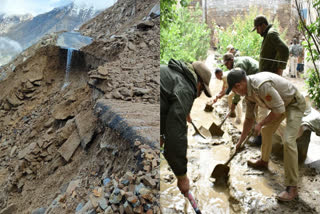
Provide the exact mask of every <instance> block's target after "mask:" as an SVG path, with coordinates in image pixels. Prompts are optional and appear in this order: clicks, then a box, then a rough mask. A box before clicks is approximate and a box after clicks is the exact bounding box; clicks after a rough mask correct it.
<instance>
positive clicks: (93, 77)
mask: <svg viewBox="0 0 320 214" xmlns="http://www.w3.org/2000/svg"><path fill="white" fill-rule="evenodd" d="M89 77H90V78H92V79H102V80H107V79H108V77H107V76H102V75H96V74H92V75H90V76H89Z"/></svg>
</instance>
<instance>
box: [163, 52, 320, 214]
mask: <svg viewBox="0 0 320 214" xmlns="http://www.w3.org/2000/svg"><path fill="white" fill-rule="evenodd" d="M209 58H210V57H208V59H209ZM211 60H214V59H213V58H212V57H211ZM209 61H210V60H209ZM206 64H207V65H208V67H209V68H210V65H212V63H210V62H206ZM210 69H211V70H212V71H213V68H210ZM300 82H301V85H302V86H303V80H301V81H300ZM300 82H299V83H300ZM295 85H298V86H299V84H295ZM221 86H222V85H221V81H218V80H216V79H215V78H214V77H213V78H212V80H211V85H210V88H211V90H212V92H213V95H214V96H215V95H216V94H217V93H218V92H219V91H220V89H221ZM299 88H300V87H299ZM302 91H303V90H302ZM207 101H208V98H206V97H205V96H204V95H203V94H202V96H201V97H199V98H198V99H196V100H195V102H194V105H193V108H192V111H191V118H192V120H193V122H194V123H195V125H196V126H197V127H198V128H200V127H201V126H203V127H204V128H206V129H208V128H209V127H210V125H211V124H212V123H213V122H214V123H215V124H217V125H219V124H220V122H221V120H222V118H223V116H224V115H225V114H226V112H227V110H228V109H227V106H226V105H225V103H226V102H225V101H223V100H219V101H218V102H219V103H217V104H215V106H216V107H215V110H214V112H213V113H206V112H204V111H203V109H204V107H205V103H206V102H207ZM223 103H224V104H223ZM243 119H244V113H243V114H242V121H243ZM222 129H223V130H224V131H225V134H224V136H223V137H222V138H218V137H216V138H209V139H207V140H204V139H202V138H201V137H200V136H192V134H193V133H194V129H193V128H192V126H191V125H188V145H189V147H188V176H189V179H190V182H191V192H192V193H193V195H194V197H195V199H196V201H197V202H198V206H199V208H200V210H201V211H202V213H226V214H228V213H291V212H292V213H320V208H318V204H319V200H318V198H319V197H317V194H319V193H318V192H319V191H318V189H319V188H320V182H319V181H320V178H319V174H318V173H315V172H314V171H312V169H309V168H308V167H306V165H307V166H311V167H312V168H317V169H318V170H319V171H318V172H320V161H319V160H320V158H319V153H320V137H318V136H315V134H314V133H312V136H311V142H310V145H309V150H308V157H307V160H306V162H305V165H301V166H300V176H301V182H300V184H299V186H300V190H299V195H300V198H301V199H299V200H295V201H294V202H290V203H286V204H282V203H278V201H277V200H276V199H275V196H276V195H277V194H278V193H279V192H281V191H283V190H284V186H283V180H284V170H283V162H282V159H278V158H275V157H274V156H272V157H271V159H270V162H269V170H268V171H263V172H261V171H258V170H254V169H251V168H249V167H248V166H247V164H246V162H247V160H248V159H250V158H257V157H259V155H260V149H259V148H258V147H252V146H249V145H247V146H246V149H245V150H244V151H242V152H240V153H239V154H237V155H236V156H235V157H234V159H233V160H232V161H231V163H230V164H229V166H230V173H229V180H228V186H227V188H219V187H217V186H216V185H215V184H214V183H213V182H212V180H210V179H209V177H210V174H211V172H212V170H213V169H214V167H215V166H216V165H217V164H220V163H225V161H226V160H227V159H228V157H229V156H230V154H231V153H232V152H233V143H232V142H231V140H234V139H237V136H236V134H235V133H236V132H237V131H238V130H240V131H241V130H242V124H236V123H235V119H232V118H228V119H227V120H226V122H225V124H224V125H223V127H222ZM238 132H239V131H238ZM214 144H219V145H214ZM160 170H161V172H160V179H161V180H160V192H161V193H160V194H161V195H160V203H161V210H162V213H169V214H170V213H195V212H194V211H193V210H192V207H191V206H190V204H189V202H188V201H186V200H185V199H184V197H183V196H182V195H181V193H180V192H179V189H178V188H177V185H176V179H175V177H174V174H173V173H172V171H171V170H170V167H169V166H168V164H167V162H166V161H165V159H164V158H163V156H162V157H161V167H160ZM315 189H316V191H315Z"/></svg>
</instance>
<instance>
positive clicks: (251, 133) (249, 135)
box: [225, 129, 253, 165]
mask: <svg viewBox="0 0 320 214" xmlns="http://www.w3.org/2000/svg"><path fill="white" fill-rule="evenodd" d="M252 135H253V129H251V131H250V132H249V134H248V135H247V137H246V139H245V140H244V141H243V143H242V144H241V146H243V145H244V144H246V143H247V142H248V140H249V138H250V137H251V136H252ZM237 153H238V152H237V150H236V151H235V152H234V153H233V154H232V155H231V157H230V158H229V159H228V160H227V162H226V163H225V165H228V163H229V162H230V161H231V160H232V159H233V157H234V156H235V155H236V154H237Z"/></svg>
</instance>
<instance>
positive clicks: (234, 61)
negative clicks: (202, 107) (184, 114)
mask: <svg viewBox="0 0 320 214" xmlns="http://www.w3.org/2000/svg"><path fill="white" fill-rule="evenodd" d="M223 63H224V65H225V66H226V67H227V68H228V69H229V70H231V69H233V68H241V69H242V70H244V71H245V72H246V74H247V75H251V74H256V73H258V72H259V65H258V62H257V60H255V59H253V58H251V57H248V56H240V57H234V55H233V54H232V53H226V54H224V55H223ZM215 75H216V78H217V79H219V80H222V81H223V86H222V90H221V92H220V93H219V94H218V95H217V96H216V98H215V99H214V100H213V101H212V102H211V103H208V104H211V105H213V104H214V103H215V102H217V100H218V99H220V98H221V97H223V96H224V95H225V91H226V89H227V87H228V83H227V76H226V75H223V73H222V70H221V69H216V72H215ZM239 101H240V96H239V95H237V94H235V95H234V94H233V93H231V94H230V95H229V96H228V105H229V108H230V110H231V114H230V116H231V115H232V113H233V112H234V111H235V108H236V106H237V104H238V103H239ZM236 116H237V120H236V122H237V123H241V107H238V108H237V115H236Z"/></svg>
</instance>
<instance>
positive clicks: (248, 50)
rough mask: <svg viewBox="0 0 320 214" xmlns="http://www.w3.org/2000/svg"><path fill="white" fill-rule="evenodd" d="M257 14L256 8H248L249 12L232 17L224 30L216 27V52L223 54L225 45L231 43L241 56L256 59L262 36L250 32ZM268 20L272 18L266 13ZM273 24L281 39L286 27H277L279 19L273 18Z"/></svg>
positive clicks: (225, 50)
mask: <svg viewBox="0 0 320 214" xmlns="http://www.w3.org/2000/svg"><path fill="white" fill-rule="evenodd" d="M257 15H258V10H257V9H256V8H250V11H249V13H246V14H244V15H238V16H236V17H235V18H233V23H232V24H231V25H229V26H228V27H227V28H226V29H225V30H224V29H221V28H220V29H219V28H218V27H217V26H216V24H214V26H216V29H218V30H217V31H218V40H219V44H218V52H219V53H221V54H224V53H226V52H227V46H228V45H229V44H232V45H233V47H234V48H235V49H238V50H239V51H240V53H241V55H242V56H251V57H252V58H254V59H256V60H258V58H259V54H260V48H261V43H262V37H261V36H260V35H259V34H257V33H256V32H251V31H252V28H253V21H254V18H255V17H256V16H257ZM266 17H267V19H268V20H272V19H271V18H270V16H269V15H266ZM269 23H272V24H273V26H274V27H275V28H276V29H278V30H279V31H280V37H281V38H282V39H283V38H284V37H285V35H286V29H285V30H283V31H282V33H281V29H279V21H278V20H277V19H275V20H273V21H272V22H271V21H269Z"/></svg>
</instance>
